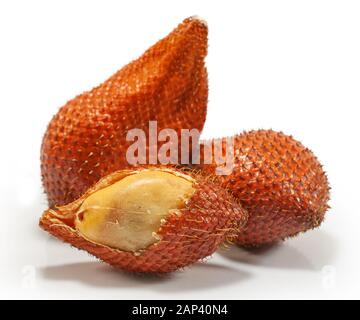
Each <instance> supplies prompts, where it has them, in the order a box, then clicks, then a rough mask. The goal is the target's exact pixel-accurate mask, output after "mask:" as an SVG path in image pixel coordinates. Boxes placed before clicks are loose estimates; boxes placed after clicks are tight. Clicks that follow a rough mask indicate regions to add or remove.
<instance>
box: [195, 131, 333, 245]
mask: <svg viewBox="0 0 360 320" xmlns="http://www.w3.org/2000/svg"><path fill="white" fill-rule="evenodd" d="M222 143H223V153H224V154H225V140H222ZM234 151H235V154H234V168H233V171H232V173H231V174H230V175H224V176H219V178H218V179H219V181H220V184H221V186H222V187H224V188H226V189H228V190H230V191H231V192H232V193H233V195H234V196H236V197H237V198H238V199H239V200H240V202H241V204H242V205H243V207H244V208H245V209H246V210H247V211H248V213H249V221H248V224H247V226H246V228H245V230H243V231H241V232H240V233H239V236H238V239H237V241H238V243H239V244H241V245H244V246H259V245H264V244H269V243H272V242H275V241H278V240H282V239H284V238H287V237H291V236H294V235H296V234H298V233H299V232H304V231H306V230H308V229H312V228H315V227H318V226H319V225H320V223H321V222H322V221H323V219H324V214H325V212H326V210H327V209H328V205H327V203H328V200H329V184H328V180H327V177H326V175H325V173H324V171H323V169H322V166H321V164H320V163H319V161H318V160H317V159H316V157H315V156H314V154H313V153H312V152H311V151H310V150H309V149H307V148H305V147H304V146H303V145H302V144H301V143H300V142H298V141H296V140H294V139H293V138H292V137H291V136H287V135H285V134H283V133H281V132H274V131H272V130H259V131H251V132H247V133H246V132H245V133H243V134H241V135H237V136H235V137H234ZM201 154H203V152H202V153H201ZM203 161H204V160H203V159H202V162H203ZM200 167H201V168H202V171H203V172H204V173H208V174H214V172H215V168H216V164H214V163H213V164H209V165H206V164H201V165H200Z"/></svg>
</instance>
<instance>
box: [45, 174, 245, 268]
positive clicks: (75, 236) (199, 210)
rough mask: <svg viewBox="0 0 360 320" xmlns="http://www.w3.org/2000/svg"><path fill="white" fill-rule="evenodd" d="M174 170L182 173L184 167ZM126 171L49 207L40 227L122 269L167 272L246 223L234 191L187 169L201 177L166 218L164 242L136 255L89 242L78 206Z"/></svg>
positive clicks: (205, 253)
mask: <svg viewBox="0 0 360 320" xmlns="http://www.w3.org/2000/svg"><path fill="white" fill-rule="evenodd" d="M137 170H141V169H137ZM166 170H169V169H166ZM172 170H173V171H174V172H177V171H178V172H180V170H179V169H172ZM123 172H124V171H118V172H114V173H112V174H110V175H109V176H107V177H104V178H103V179H101V180H100V181H99V182H98V183H97V184H95V185H94V186H93V187H92V188H90V189H89V190H88V191H87V192H85V194H84V195H83V196H82V197H81V198H79V199H78V200H75V201H74V202H72V203H69V204H68V205H65V206H61V207H56V208H54V209H48V210H46V211H45V212H44V214H43V216H42V217H41V219H40V226H41V227H42V228H43V229H44V230H46V231H48V232H49V233H51V234H52V235H54V236H55V237H57V238H59V239H61V240H63V241H65V242H67V243H69V244H71V245H72V246H74V247H76V248H79V249H82V250H86V251H87V252H89V253H91V254H92V255H94V256H96V257H98V258H99V259H101V260H103V261H105V262H107V263H109V264H110V265H112V266H114V267H117V268H120V269H122V270H126V271H132V272H146V273H148V272H149V273H150V272H152V273H166V272H171V271H175V270H177V269H179V268H183V267H185V266H188V265H190V264H192V263H195V262H196V261H198V260H199V259H203V258H205V257H207V256H209V255H211V254H212V253H213V252H214V251H215V250H216V249H217V248H218V246H219V245H220V244H221V243H223V242H224V241H225V240H233V238H234V236H236V234H237V233H238V232H239V230H240V229H241V228H243V227H244V225H245V224H246V221H247V212H246V211H245V210H244V209H243V208H242V207H241V205H240V204H239V202H238V201H237V200H235V199H234V198H233V197H232V196H231V194H230V193H229V192H227V191H226V190H225V189H223V188H221V187H220V186H219V185H218V184H216V183H213V182H211V181H210V180H209V178H206V177H204V176H201V175H199V174H196V173H192V172H188V174H189V175H190V176H191V177H192V178H193V179H195V180H196V186H195V189H196V191H195V193H194V194H193V196H192V197H191V198H190V200H189V201H188V202H187V203H186V204H185V207H184V208H182V209H181V214H180V215H176V214H171V215H170V216H169V217H167V218H166V223H165V224H163V225H162V226H161V229H160V230H159V231H157V234H158V235H160V237H161V240H160V241H159V242H157V243H155V244H153V245H150V246H149V247H148V248H147V249H145V250H144V251H143V252H142V253H141V254H140V255H135V254H133V253H132V252H125V251H121V250H118V249H114V248H110V247H108V246H103V245H101V244H97V243H94V242H91V241H88V240H87V239H85V238H83V237H82V235H81V234H80V233H78V232H77V230H76V229H75V227H74V221H75V214H76V210H77V209H78V208H79V207H80V205H81V203H82V202H83V200H84V199H86V198H87V197H88V196H89V195H90V194H92V193H93V192H95V191H96V190H99V189H101V188H103V187H105V186H108V185H110V184H112V183H114V182H116V181H118V179H119V176H123ZM182 173H183V171H182Z"/></svg>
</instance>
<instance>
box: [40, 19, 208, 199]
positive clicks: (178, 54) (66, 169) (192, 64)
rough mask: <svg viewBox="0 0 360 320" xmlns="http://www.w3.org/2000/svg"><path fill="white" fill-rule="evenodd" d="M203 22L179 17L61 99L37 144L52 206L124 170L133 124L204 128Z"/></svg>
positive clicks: (206, 89) (205, 84)
mask: <svg viewBox="0 0 360 320" xmlns="http://www.w3.org/2000/svg"><path fill="white" fill-rule="evenodd" d="M206 54H207V26H206V24H205V23H204V22H203V21H202V20H200V19H198V18H195V17H192V18H188V19H186V20H184V21H183V22H182V23H181V24H180V25H179V26H178V27H177V28H176V29H175V30H174V31H173V32H171V33H170V34H169V35H168V36H167V37H165V38H164V39H162V40H160V41H159V42H157V43H156V44H155V45H153V46H152V47H150V48H149V49H148V50H147V51H146V52H145V53H144V54H143V55H142V56H141V57H140V58H138V59H137V60H135V61H133V62H131V63H129V64H128V65H126V66H125V67H123V68H122V69H121V70H120V71H118V72H116V73H115V74H114V75H113V76H112V77H110V78H109V79H108V80H106V81H105V82H104V83H102V84H101V85H99V86H97V87H95V88H94V89H92V90H91V91H88V92H84V93H83V94H81V95H79V96H77V97H76V98H74V99H73V100H70V101H69V102H68V103H66V104H65V105H64V106H63V107H62V108H61V109H60V110H59V112H58V113H57V114H56V115H55V116H54V117H53V119H52V120H51V122H50V124H49V125H48V128H47V130H46V133H45V135H44V138H43V142H42V147H41V173H42V180H43V185H44V188H45V192H46V194H47V197H48V201H49V204H50V205H55V204H57V205H63V204H66V203H68V202H71V201H73V200H75V199H76V198H78V197H79V196H80V195H81V194H82V193H84V192H85V191H86V190H87V189H88V188H89V187H91V186H92V185H93V184H94V183H95V182H96V181H98V180H99V179H100V178H101V177H103V176H105V175H107V174H109V173H111V172H113V171H115V170H118V169H122V168H126V167H129V163H128V161H127V159H126V150H127V148H128V147H129V145H130V144H131V143H133V142H130V141H127V140H126V134H127V132H128V131H129V130H130V129H133V128H138V129H142V130H144V131H145V132H148V127H149V121H157V129H158V131H160V130H161V129H163V128H172V129H174V130H176V132H177V133H179V132H180V130H181V129H194V128H195V129H198V130H200V131H201V130H202V128H203V125H204V122H205V117H206V108H207V97H208V85H207V71H206V68H205V64H204V58H205V56H206Z"/></svg>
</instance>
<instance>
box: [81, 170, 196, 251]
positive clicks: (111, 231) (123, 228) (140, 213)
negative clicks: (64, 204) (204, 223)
mask: <svg viewBox="0 0 360 320" xmlns="http://www.w3.org/2000/svg"><path fill="white" fill-rule="evenodd" d="M194 192H195V189H194V181H193V180H192V179H191V178H188V177H187V176H182V175H178V174H175V173H173V172H166V171H160V170H155V169H154V170H142V171H139V172H135V173H134V174H131V175H128V176H125V177H124V178H123V179H121V180H120V181H117V182H115V183H114V184H112V185H110V186H108V187H106V188H104V189H101V190H98V191H96V192H94V193H93V194H91V195H90V196H89V197H87V198H86V199H85V200H84V201H83V203H82V205H81V206H80V208H79V210H78V213H77V218H76V220H75V226H76V229H77V230H78V232H80V233H81V234H82V235H83V236H84V237H85V238H87V239H88V240H90V241H93V242H95V243H99V244H102V245H107V246H110V247H113V248H116V249H120V250H123V251H131V252H136V251H139V250H141V249H145V248H147V247H148V246H150V245H151V244H153V243H155V242H157V241H159V240H160V239H159V236H158V235H157V234H156V232H157V231H158V230H159V228H160V227H161V223H162V222H164V219H166V217H167V216H168V215H169V214H171V213H178V214H180V209H181V208H183V207H184V206H185V204H186V202H187V200H188V199H189V198H190V197H191V196H192V194H193V193H194ZM165 221H166V220H165Z"/></svg>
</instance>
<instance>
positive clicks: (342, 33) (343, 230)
mask: <svg viewBox="0 0 360 320" xmlns="http://www.w3.org/2000/svg"><path fill="white" fill-rule="evenodd" d="M194 14H197V15H200V16H201V17H203V18H204V19H206V20H207V21H208V24H209V55H208V58H207V66H208V70H209V81H210V96H209V108H208V118H207V123H206V127H205V130H204V136H206V137H213V136H223V135H231V134H233V133H239V132H241V131H242V130H244V129H256V128H273V129H275V130H282V131H284V132H285V133H287V134H292V135H293V136H294V137H295V138H296V139H298V140H300V141H302V142H303V143H304V144H305V145H306V146H308V147H309V148H311V149H312V150H313V151H314V152H315V154H316V155H317V156H318V158H319V159H320V160H321V162H322V163H323V164H324V166H325V170H326V171H327V172H328V176H329V179H330V182H331V186H332V200H331V206H332V208H331V210H330V211H329V212H328V215H327V219H326V221H325V223H323V225H322V226H321V228H320V229H318V230H316V231H312V232H308V233H307V234H305V235H302V236H299V237H298V238H295V239H293V240H290V241H286V242H285V243H283V244H281V245H277V246H274V247H271V248H267V249H263V250H258V251H252V252H249V251H244V250H242V249H240V248H238V247H233V248H231V249H230V250H220V252H219V253H217V254H215V255H214V256H213V257H212V258H211V259H209V261H208V262H207V263H202V264H201V263H199V264H197V265H195V266H193V267H191V268H189V269H186V270H184V271H182V272H177V273H174V274H171V275H169V276H166V277H160V278H159V277H139V276H134V275H130V274H126V273H122V272H118V271H114V270H113V269H112V268H110V267H108V266H107V265H104V264H102V263H99V262H97V261H96V260H95V259H94V258H92V257H91V256H89V255H88V254H86V253H84V252H80V251H78V250H75V249H72V248H71V247H70V246H68V245H65V244H62V243H60V242H59V241H57V240H55V239H52V238H51V237H50V236H48V235H47V234H46V233H45V232H43V231H42V230H40V229H39V228H38V226H37V223H38V218H39V216H40V215H41V213H42V211H43V210H44V209H45V208H46V202H45V197H44V196H43V194H42V187H41V181H40V170H39V167H40V163H39V149H40V143H41V138H42V134H43V133H44V131H45V128H46V125H47V122H48V121H49V120H50V118H51V116H52V115H53V114H54V113H55V112H56V111H57V109H58V108H59V107H60V106H61V105H63V104H64V103H65V102H66V101H67V100H69V99H70V98H72V97H74V96H75V95H77V94H79V93H81V92H82V91H84V90H87V89H90V88H92V87H93V86H95V85H97V84H98V83H100V82H101V81H103V80H105V79H106V78H107V77H108V76H110V75H111V74H113V73H114V72H115V71H116V70H117V69H119V68H120V67H121V66H122V65H124V64H126V63H127V62H129V61H130V60H132V59H134V58H136V57H137V56H139V55H140V54H141V53H142V52H143V51H144V50H145V49H146V48H147V47H148V46H150V45H152V44H153V43H154V42H156V41H157V40H158V39H160V38H161V37H163V36H165V35H166V34H167V33H169V32H170V31H171V30H172V29H173V28H174V27H175V26H176V25H177V24H178V23H180V22H181V21H182V20H183V19H184V18H186V17H188V16H191V15H194ZM359 17H360V2H359V1H345V0H342V1H331V0H326V1H315V0H310V1H307V0H302V1H288V0H284V1H239V0H237V1H217V2H215V1H184V0H182V1H161V2H160V1H123V2H120V1H89V0H87V1H64V0H62V1H57V2H55V1H36V0H35V1H6V2H5V1H1V2H0V110H1V113H0V116H1V120H2V121H1V124H0V130H1V157H0V165H1V166H0V168H1V179H0V195H1V208H0V209H1V210H0V214H1V228H0V237H1V238H0V253H1V258H0V261H1V263H0V297H1V298H117V299H131V298H152V299H164V298H169V299H181V298H219V299H222V298H224V299H225V298H230V299H232V298H234V299H248V298H360V281H359V280H360V276H359V270H360V253H359V252H360V251H359V246H358V245H359V240H360V236H359V234H360V224H359V222H360V214H359V206H358V203H359V202H358V198H359V195H358V192H359V191H360V190H359V182H360V177H359V165H360V163H359V155H360V153H359V142H358V138H359V120H360V117H359V108H360V90H359V88H360V41H359V39H360V18H359Z"/></svg>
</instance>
